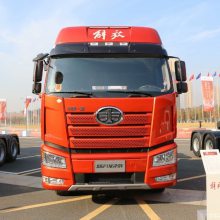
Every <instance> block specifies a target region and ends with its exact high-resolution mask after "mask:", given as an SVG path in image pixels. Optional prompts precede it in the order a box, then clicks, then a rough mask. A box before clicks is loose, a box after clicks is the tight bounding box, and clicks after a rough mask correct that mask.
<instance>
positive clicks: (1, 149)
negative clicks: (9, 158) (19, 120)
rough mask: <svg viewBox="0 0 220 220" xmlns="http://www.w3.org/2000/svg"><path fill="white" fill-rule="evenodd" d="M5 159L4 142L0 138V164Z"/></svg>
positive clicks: (0, 164)
mask: <svg viewBox="0 0 220 220" xmlns="http://www.w3.org/2000/svg"><path fill="white" fill-rule="evenodd" d="M5 160H6V144H5V142H4V141H3V140H1V139H0V166H2V165H3V164H4V163H5Z"/></svg>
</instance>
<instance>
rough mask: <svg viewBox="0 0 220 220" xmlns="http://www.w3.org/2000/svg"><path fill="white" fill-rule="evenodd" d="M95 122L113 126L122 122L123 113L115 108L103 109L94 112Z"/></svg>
mask: <svg viewBox="0 0 220 220" xmlns="http://www.w3.org/2000/svg"><path fill="white" fill-rule="evenodd" d="M96 120H97V121H98V122H99V123H100V124H105V125H115V124H118V123H120V122H121V121H122V120H123V113H122V111H121V110H119V109H118V108H115V107H104V108H101V109H99V110H98V111H97V112H96Z"/></svg>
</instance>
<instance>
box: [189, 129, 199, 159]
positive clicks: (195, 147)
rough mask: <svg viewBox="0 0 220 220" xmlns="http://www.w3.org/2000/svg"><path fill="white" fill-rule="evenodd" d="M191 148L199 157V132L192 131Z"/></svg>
mask: <svg viewBox="0 0 220 220" xmlns="http://www.w3.org/2000/svg"><path fill="white" fill-rule="evenodd" d="M191 149H192V151H193V153H194V154H195V156H197V157H201V154H200V150H202V138H201V135H200V134H199V133H194V134H193V136H192V141H191Z"/></svg>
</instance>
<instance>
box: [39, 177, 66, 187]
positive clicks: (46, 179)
mask: <svg viewBox="0 0 220 220" xmlns="http://www.w3.org/2000/svg"><path fill="white" fill-rule="evenodd" d="M42 180H43V182H44V183H46V184H49V185H63V184H64V180H63V179H57V178H52V177H48V176H42Z"/></svg>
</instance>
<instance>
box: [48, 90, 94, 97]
mask: <svg viewBox="0 0 220 220" xmlns="http://www.w3.org/2000/svg"><path fill="white" fill-rule="evenodd" d="M52 93H58V94H59V93H61V94H76V95H74V96H73V97H77V98H78V97H94V95H93V93H91V92H80V91H67V92H52Z"/></svg>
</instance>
